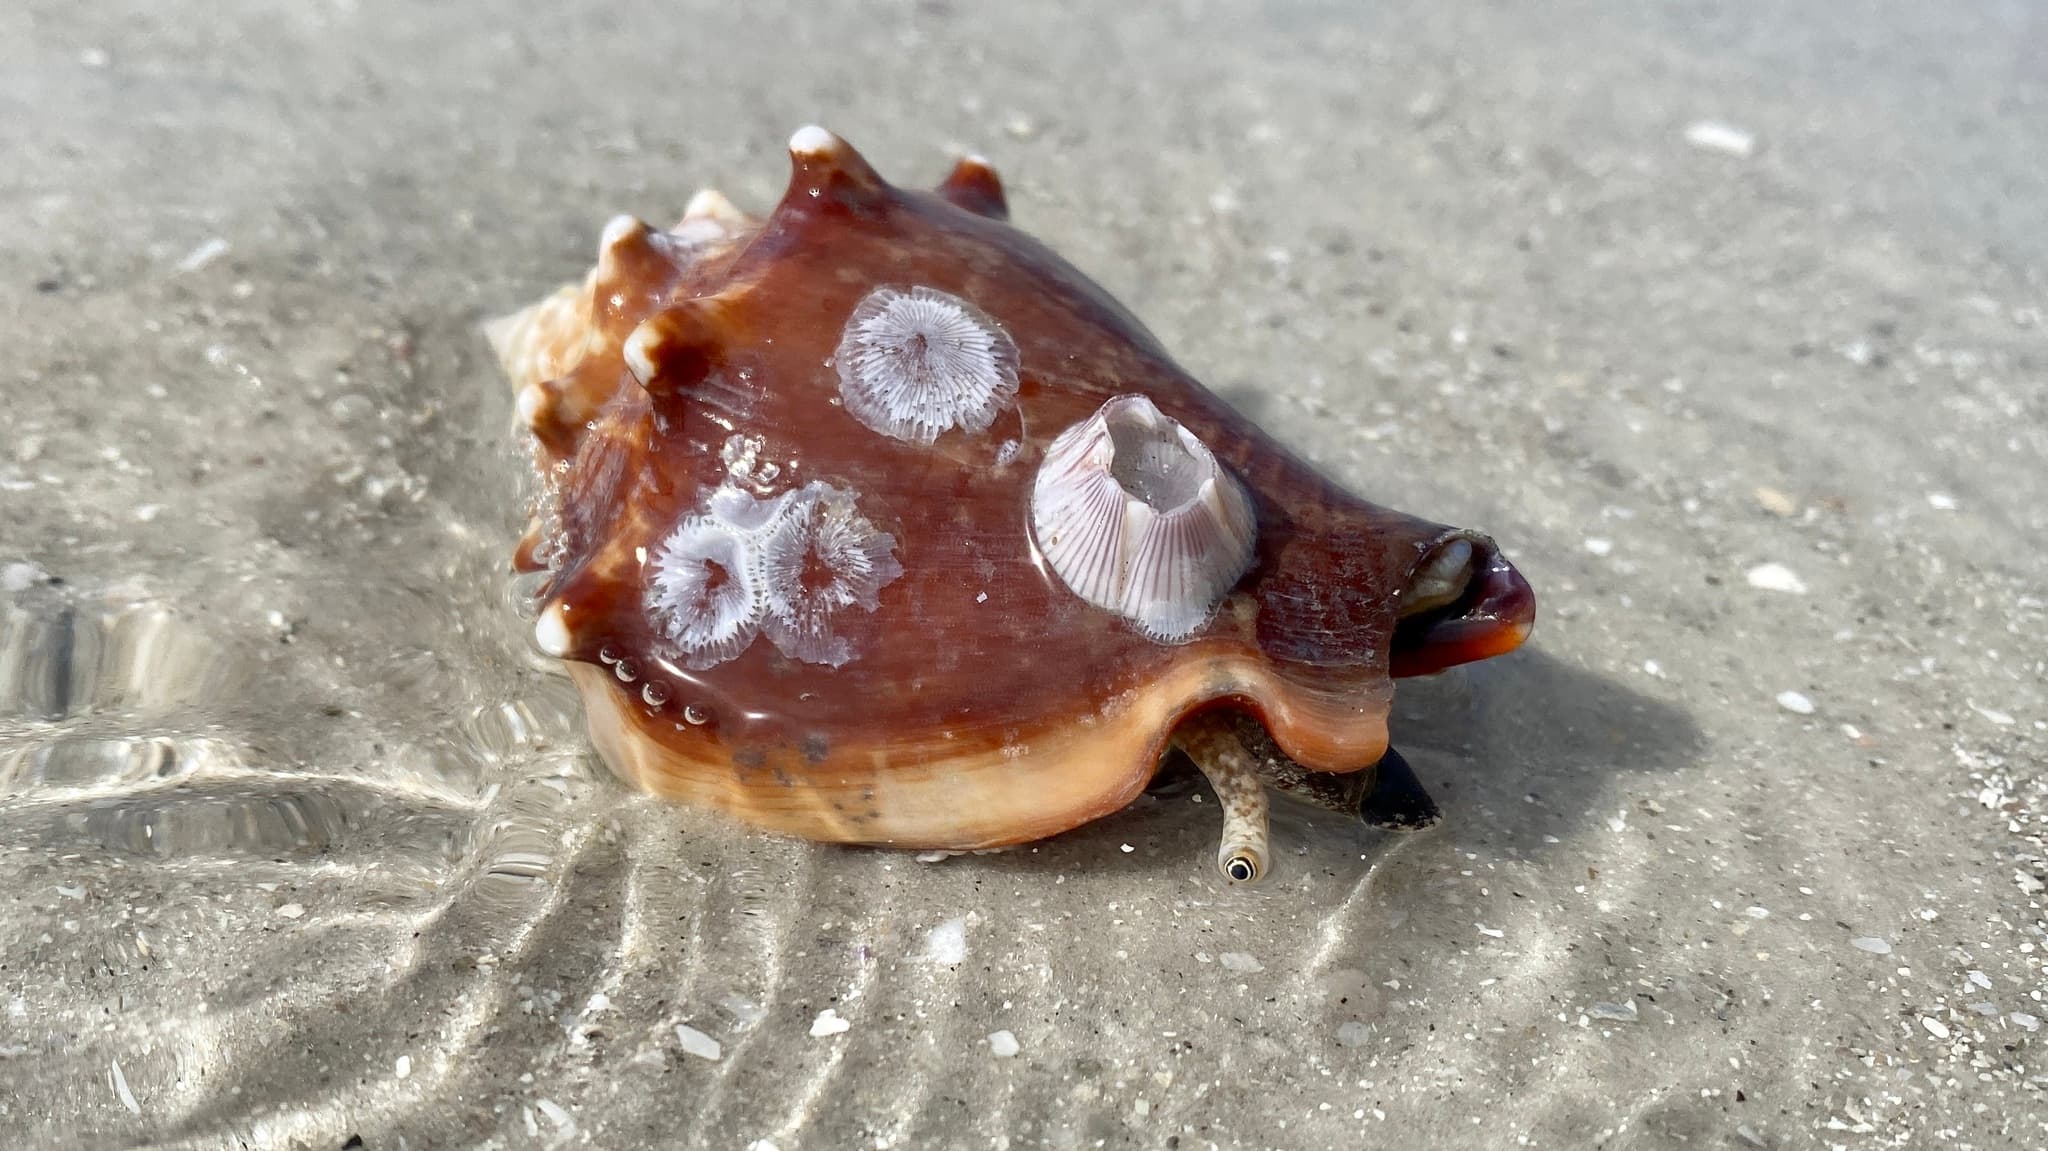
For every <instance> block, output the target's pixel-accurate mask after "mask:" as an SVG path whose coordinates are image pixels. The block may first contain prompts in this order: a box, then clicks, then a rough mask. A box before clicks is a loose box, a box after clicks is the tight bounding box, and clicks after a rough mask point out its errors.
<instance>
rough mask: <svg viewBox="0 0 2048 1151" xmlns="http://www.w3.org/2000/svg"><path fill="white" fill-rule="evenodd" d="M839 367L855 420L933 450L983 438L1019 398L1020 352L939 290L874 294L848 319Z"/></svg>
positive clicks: (981, 317)
mask: <svg viewBox="0 0 2048 1151" xmlns="http://www.w3.org/2000/svg"><path fill="white" fill-rule="evenodd" d="M833 362H834V364H835V366H836V367H837V368H838V371H839V396H840V400H841V402H842V403H844V404H845V405H846V410H847V412H848V413H849V414H851V415H852V416H853V418H854V419H857V420H859V421H860V422H861V423H863V424H866V425H867V426H868V427H870V428H872V429H874V430H875V431H878V432H880V433H882V434H883V435H885V436H891V437H894V438H896V439H899V440H906V441H908V442H910V443H914V444H929V443H931V442H933V441H935V440H937V439H938V438H939V435H940V433H942V432H946V431H949V430H951V429H953V428H959V429H960V430H962V431H967V432H979V431H983V430H985V429H986V428H987V427H988V426H989V425H990V424H992V423H994V422H995V418H996V413H998V412H1000V411H1002V410H1003V408H1004V407H1006V406H1008V404H1009V403H1010V401H1011V399H1012V398H1014V397H1015V396H1016V394H1017V345H1016V344H1014V343H1012V342H1011V340H1010V337H1009V336H1008V335H1007V334H1006V333H1004V331H1003V330H1002V329H1001V328H1000V327H997V326H996V323H995V321H994V320H991V319H989V318H988V317H987V316H985V315H983V314H982V313H981V311H980V310H979V309H977V308H976V307H975V306H974V305H973V304H970V303H968V302H967V301H966V300H963V299H961V298H960V297H958V296H951V295H947V294H946V293H945V292H941V291H939V290H938V289H936V288H923V287H918V288H911V289H910V290H909V291H902V290H900V289H897V288H876V289H875V290H874V291H872V292H869V293H868V294H867V296H866V298H864V299H863V300H861V302H860V304H859V305H858V306H856V307H855V308H854V309H853V314H852V315H851V316H850V317H848V318H847V321H846V331H845V333H844V335H843V336H841V338H840V341H839V349H838V351H837V352H835V353H834V359H833Z"/></svg>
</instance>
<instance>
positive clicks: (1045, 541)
mask: <svg viewBox="0 0 2048 1151" xmlns="http://www.w3.org/2000/svg"><path fill="white" fill-rule="evenodd" d="M1031 528H1032V532H1033V534H1034V535H1035V536H1036V537H1037V541H1038V549H1039V551H1040V553H1041V554H1043V555H1044V556H1045V559H1046V562H1047V563H1048V564H1050V565H1051V566H1052V570H1053V571H1054V573H1056V574H1057V575H1058V576H1059V577H1060V580H1061V581H1062V582H1064V583H1065V584H1066V585H1067V587H1068V589H1069V590H1071V591H1072V592H1073V593H1074V594H1075V595H1077V596H1080V597H1081V598H1082V599H1084V600H1086V601H1088V602H1089V603H1091V604H1094V605H1095V606H1096V607H1099V608H1103V609H1106V610H1108V611H1113V612H1115V613H1117V614H1118V615H1121V616H1123V617H1124V618H1125V619H1128V620H1130V621H1131V622H1132V623H1133V624H1136V625H1137V627H1138V630H1139V631H1141V632H1143V633H1144V634H1145V635H1146V636H1148V637H1150V638H1151V639H1154V640H1157V641H1159V642H1161V643H1179V642H1181V641H1183V640H1185V639H1187V638H1188V637H1189V636H1192V635H1193V634H1194V633H1195V631H1196V630H1197V629H1199V628H1200V627H1201V626H1202V625H1203V624H1204V623H1206V622H1208V620H1209V617H1210V615H1211V614H1212V613H1214V612H1215V610H1216V605H1217V604H1219V603H1221V602H1222V600H1223V597H1224V596H1225V595H1226V594H1228V593H1229V591H1230V589H1231V587H1232V586H1234V585H1235V584H1236V583H1237V581H1238V579H1239V578H1241V577H1242V576H1243V575H1244V573H1245V569H1247V568H1249V567H1250V566H1251V562H1252V549H1253V545H1254V544H1255V543H1256V542H1257V539H1258V524H1257V519H1256V516H1255V514H1254V512H1253V510H1252V502H1251V498H1250V497H1249V496H1248V495H1246V493H1245V490H1244V487H1243V486H1242V485H1241V484H1239V483H1238V482H1237V479H1236V477H1234V476H1232V475H1231V474H1230V472H1229V471H1228V470H1227V469H1225V468H1224V467H1223V465H1222V464H1221V463H1219V462H1217V459H1216V457H1215V455H1214V454H1213V453H1211V452H1210V451H1209V449H1208V447H1207V446H1205V445H1204V444H1203V443H1202V441H1201V440H1199V439H1197V438H1196V437H1195V434H1194V433H1193V432H1190V431H1188V430H1187V429H1186V428H1184V427H1182V426H1181V425H1180V424H1179V423H1178V422H1177V421H1175V420H1173V419H1172V418H1170V417H1168V416H1167V415H1165V414H1164V413H1162V412H1161V411H1160V410H1159V409H1158V408H1157V407H1154V406H1153V404H1152V401H1151V400H1148V399H1146V398H1145V397H1144V396H1139V395H1125V396H1117V397H1115V398H1113V399H1111V400H1110V401H1109V402H1108V403H1106V404H1103V405H1102V407H1101V408H1100V409H1098V410H1097V411H1096V413H1095V414H1094V415H1092V416H1090V417H1088V418H1087V419H1085V420H1083V421H1081V422H1080V423H1078V424H1075V425H1074V426H1073V427H1071V428H1068V429H1067V430H1066V431H1064V432H1061V433H1060V435H1059V438H1057V439H1055V440H1054V441H1053V442H1052V446H1051V447H1050V448H1048V449H1047V450H1046V453H1045V460H1044V462H1043V463H1041V464H1040V465H1039V469H1038V478H1037V480H1036V482H1035V483H1034V484H1033V485H1032V491H1031Z"/></svg>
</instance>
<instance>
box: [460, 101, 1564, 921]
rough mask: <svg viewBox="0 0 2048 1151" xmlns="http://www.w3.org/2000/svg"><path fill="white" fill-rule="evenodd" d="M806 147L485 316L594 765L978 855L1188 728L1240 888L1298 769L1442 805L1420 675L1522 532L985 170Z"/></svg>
mask: <svg viewBox="0 0 2048 1151" xmlns="http://www.w3.org/2000/svg"><path fill="white" fill-rule="evenodd" d="M789 151H790V158H791V162H792V164H793V165H794V174H793V176H792V178H791V181H790V185H789V189H788V191H787V192H786V193H785V194H784V196H783V198H782V202H781V203H780V204H779V205H778V206H777V207H776V209H775V210H774V212H773V213H771V214H770V215H769V216H768V217H766V218H765V219H757V218H754V217H752V216H749V215H746V214H745V213H743V212H741V211H739V210H738V209H736V208H734V207H733V206H732V205H731V203H729V202H728V201H727V200H726V199H725V198H724V197H723V196H720V195H718V194H717V193H715V192H703V193H700V194H698V196H697V197H696V198H694V199H693V200H692V201H691V202H690V206H689V209H688V211H687V212H686V213H685V215H684V218H683V220H682V221H681V223H679V224H678V225H676V226H675V227H674V228H672V229H669V230H666V231H664V230H657V229H655V228H651V227H649V226H647V225H646V224H643V223H641V222H640V221H637V220H634V219H631V218H620V219H618V220H614V221H613V222H612V223H611V224H610V225H608V226H607V227H606V228H605V230H604V235H603V239H602V243H601V245H600V248H599V253H598V261H597V267H596V268H595V269H594V270H593V271H592V272H591V273H590V275H589V277H588V278H586V279H585V280H584V281H583V282H582V283H581V284H580V285H572V286H569V287H565V288H563V289H562V290H561V291H559V292H557V293H555V294H554V295H552V296H550V297H548V298H547V299H544V300H542V301H541V302H539V303H537V304H535V305H534V306H532V307H530V308H527V309H525V310H524V311H521V312H518V313H516V314H514V315H511V316H508V317H506V318H504V319H502V320H499V321H497V322H495V323H494V324H492V325H491V326H490V328H489V335H490V338H491V340H492V343H493V345H494V346H495V348H496V350H497V352H498V354H499V357H500V358H501V360H502V362H503V364H504V367H505V371H506V373H507V374H508V375H509V376H510V377H511V380H512V384H513V386H514V388H515V389H516V396H517V399H516V405H515V406H516V409H517V411H518V414H519V418H520V420H521V422H522V423H523V424H524V426H525V428H526V429H527V430H528V431H529V432H530V433H531V443H532V450H533V459H534V465H535V468H536V470H537V472H538V475H539V479H540V483H539V492H540V494H539V497H538V499H537V500H536V506H535V510H534V518H533V522H532V526H531V527H530V528H529V530H528V531H527V533H526V537H525V539H524V540H523V541H522V542H521V544H520V546H519V549H518V552H517V556H516V564H517V566H518V567H520V568H521V569H522V570H526V571H530V572H541V573H545V575H544V577H543V578H542V581H541V588H540V592H539V597H540V602H541V609H540V613H539V616H538V620H537V623H536V626H535V637H536V641H537V643H538V644H539V646H540V647H541V648H542V650H544V651H545V652H547V653H548V654H549V655H553V656H557V657H559V658H561V659H563V660H565V661H567V664H568V668H569V672H570V674H571V676H572V677H573V678H574V680H575V682H576V684H577V685H578V687H579V688H580V689H581V692H582V696H583V699H584V703H585V706H586V709H587V711H588V714H589V722H590V733H591V738H592V741H593V742H594V743H595V745H596V747H597V750H598V752H599V754H600V755H601V756H602V757H603V758H604V760H605V762H606V763H608V764H609V765H610V766H611V767H612V769H613V770H614V771H615V772H617V773H618V774H619V775H620V776H621V777H623V778H624V779H625V780H626V781H628V782H629V783H631V784H633V785H635V786H638V787H641V788H645V789H647V790H649V791H652V792H656V793H658V794H661V795H664V796H669V797H672V798H674V799H677V800H680V801H683V802H685V803H691V804H699V805H703V806H707V807H713V808H717V809H720V810H723V811H725V812H728V813H730V814H732V815H734V816H736V817H738V818H740V819H742V820H745V821H747V822H749V823H752V824H755V825H758V826H760V827H762V828H767V829H770V830H773V831H779V832H785V833H789V834H793V835H800V836H806V837H809V838H812V839H818V840H829V841H836V842H845V843H867V844H887V845H893V846H898V847H914V848H950V849H967V848H985V847H994V846H999V845H1004V844H1014V843H1021V842H1025V841H1029V840H1034V839H1039V838H1041V837H1045V836H1050V835H1054V834H1057V833H1059V832H1062V831H1065V830H1068V829H1070V828H1073V827H1076V826H1079V825H1081V824H1083V823H1086V822H1088V821H1090V820H1093V819H1097V818H1100V817H1101V816H1104V815H1107V814H1109V813H1111V812H1114V811H1116V810H1117V809H1119V808H1121V807H1123V806H1124V805H1126V804H1128V803H1129V802H1130V801H1131V800H1132V799H1133V798H1134V797H1136V796H1137V795H1138V794H1139V792H1140V791H1141V790H1142V789H1143V788H1144V787H1145V785H1146V783H1147V782H1148V781H1149V780H1150V779H1151V778H1152V776H1153V774H1154V772H1155V771H1156V770H1157V769H1158V766H1159V764H1160V761H1161V756H1162V754H1163V753H1164V752H1165V751H1166V750H1167V749H1168V747H1169V746H1170V744H1172V743H1173V742H1175V741H1177V742H1178V743H1179V745H1180V746H1181V747H1183V748H1184V749H1185V750H1187V751H1188V752H1189V754H1190V755H1191V756H1192V757H1194V758H1195V759H1196V761H1197V763H1198V765H1200V766H1201V767H1202V768H1203V770H1204V771H1205V772H1207V773H1208V774H1209V775H1210V777H1211V779H1212V781H1213V782H1214V783H1215V785H1216V789H1217V792H1218V794H1219V796H1220V797H1222V798H1223V799H1224V801H1225V803H1224V806H1225V811H1226V823H1227V825H1228V826H1227V828H1226V835H1225V842H1224V847H1223V851H1222V852H1221V853H1220V855H1219V866H1220V867H1221V868H1222V870H1223V872H1224V874H1225V875H1227V876H1228V877H1230V878H1231V879H1233V880H1240V881H1242V880H1251V879H1255V878H1257V877H1258V876H1259V875H1260V874H1261V873H1262V872H1263V871H1264V870H1265V869H1266V852H1267V847H1266V843H1265V812H1266V808H1265V787H1266V785H1268V784H1272V785H1276V786H1281V787H1284V788H1286V789H1288V790H1293V791H1297V792H1299V793H1301V794H1304V795H1307V796H1310V797H1312V798H1320V799H1322V800H1323V801H1324V802H1328V803H1332V804H1341V805H1345V806H1347V807H1349V808H1350V809H1352V810H1354V811H1361V812H1362V813H1363V814H1365V815H1367V816H1368V817H1371V816H1373V814H1374V812H1375V805H1376V804H1384V803H1385V802H1389V801H1398V802H1402V803H1406V804H1407V805H1408V807H1407V808H1406V809H1405V810H1410V811H1413V810H1416V809H1415V807H1414V805H1415V803H1416V802H1417V801H1416V796H1417V795H1419V794H1420V793H1419V791H1416V790H1415V789H1414V788H1413V786H1412V777H1409V776H1408V775H1407V773H1406V771H1405V767H1404V766H1401V765H1400V764H1399V759H1398V757H1397V756H1394V755H1393V754H1392V753H1391V752H1390V751H1389V749H1388V747H1387V712H1388V705H1389V701H1390V698H1391V692H1392V688H1391V683H1390V677H1391V676H1401V675H1413V674H1420V673H1426V672H1432V671H1436V670H1438V669H1441V668H1444V667H1448V666H1450V665H1452V664H1457V663H1463V662H1466V661H1469V660H1476V659H1483V658H1486V657H1488V656H1492V655H1497V654H1500V653H1502V652H1506V651H1508V650H1510V649H1512V648H1514V647H1516V646H1517V645H1518V644H1520V643H1521V642H1522V640H1523V638H1524V636H1526V635H1527V633H1528V631H1529V627H1530V624H1531V621H1532V620H1533V618H1534V602H1535V601H1534V597H1533V594H1532V593H1531V592H1530V590H1529V587H1528V585H1527V584H1526V583H1525V582H1524V581H1523V580H1522V578H1521V576H1520V575H1519V574H1518V573H1517V572H1516V571H1515V569H1514V568H1513V567H1512V566H1511V565H1510V564H1509V563H1508V562H1507V561H1506V560H1505V559H1503V558H1502V557H1501V555H1500V552H1499V550H1498V549H1497V548H1496V547H1495V546H1494V544H1493V543H1492V541H1490V540H1488V539H1487V538H1486V537H1484V536H1481V535H1478V534H1476V533H1473V532H1469V531H1463V530H1459V529H1454V528H1447V527H1443V526H1441V525H1438V524H1433V523H1429V522H1427V521H1424V520H1420V519H1416V518H1414V517H1412V516H1407V515H1403V514H1401V513H1398V512H1393V511H1389V510H1387V509H1384V508H1380V507H1376V506H1374V505H1372V504H1370V503H1366V502H1364V501H1362V500H1359V499H1357V498H1355V497H1353V496H1351V495H1350V494H1348V493H1346V492H1345V491H1343V490H1341V489H1339V488H1338V487H1337V486H1336V485H1334V484H1332V483H1331V482H1330V481H1328V480H1326V479H1324V478H1323V477H1322V476H1320V475H1318V474H1317V473H1316V472H1315V471H1314V470H1312V469H1311V468H1310V467H1308V466H1307V465H1306V464H1304V463H1303V462H1302V461H1301V460H1300V459H1298V458H1296V457H1295V456H1294V455H1293V454H1292V453H1290V452H1289V451H1287V449H1285V448H1284V447H1282V446H1281V445H1279V444H1277V443H1275V442H1274V441H1273V440H1271V439H1270V438H1268V437H1267V436H1266V435H1265V434H1264V433H1262V432H1260V431H1259V429H1258V428H1256V427H1254V426H1253V425H1252V424H1250V423H1249V422H1248V421H1246V420H1245V419H1244V418H1243V417H1242V416H1240V415H1238V414H1237V413H1236V412H1234V411H1232V410H1231V409H1230V408H1228V407H1226V406H1225V405H1224V404H1223V403H1222V402H1221V401H1219V400H1218V399H1217V398H1216V397H1215V396H1213V395H1211V394H1210V393H1209V392H1208V391H1206V390H1204V389H1203V388H1202V387H1201V385H1199V384H1197V383H1196V382H1195V381H1194V380H1192V379H1190V378H1189V377H1188V376H1187V375H1186V374H1185V373H1184V372H1182V371H1181V370H1180V369H1179V368H1178V367H1176V366H1175V365H1174V363H1173V362H1172V360H1170V359H1169V358H1168V357H1167V354H1166V352H1165V351H1164V350H1163V349H1162V348H1161V347H1160V345H1159V343H1158V341H1156V340H1155V339H1154V338H1153V337H1152V335H1151V334H1150V333H1148V332H1147V331H1146V330H1145V329H1144V328H1143V327H1142V326H1141V325H1140V324H1139V323H1138V321H1137V320H1136V319H1134V318H1133V317H1132V316H1131V315H1130V314H1129V313H1128V312H1126V311H1125V310H1124V309H1123V308H1122V307H1121V306H1119V305H1118V304H1117V303H1116V301H1114V300H1112V299H1111V298H1110V297H1109V296H1108V295H1107V294H1106V293H1104V292H1103V290H1102V289H1101V288H1099V287H1097V286H1096V285H1095V284H1094V283H1092V282H1090V281H1089V280H1088V279H1087V278H1086V277H1084V276H1083V275H1081V274H1080V273H1079V272H1077V271H1076V270H1075V269H1074V268H1073V267H1071V266H1070V265H1068V264H1067V263H1066V262H1065V261H1064V260H1061V259H1060V258H1059V257H1057V256H1055V255H1053V254H1052V253H1051V252H1050V251H1048V250H1046V249H1045V248H1044V247H1042V246H1041V245H1039V244H1038V243H1037V242H1036V241H1034V240H1032V239H1031V238H1029V237H1028V236H1026V235H1024V234H1023V233H1021V232H1019V231H1017V230H1015V229H1014V228H1012V227H1010V226H1009V225H1008V224H1007V223H1006V222H1005V221H1006V217H1007V209H1006V207H1005V202H1004V196H1003V190H1002V185H1001V183H1000V182H999V181H998V180H997V178H996V175H995V173H994V171H992V170H991V169H990V168H989V166H988V165H987V164H986V163H984V162H982V161H980V160H978V159H966V160H962V161H960V162H959V164H958V165H957V166H956V167H955V168H954V170H953V172H952V174H951V175H950V176H948V177H947V179H946V180H945V182H944V183H943V184H941V185H940V186H939V187H938V189H937V190H936V191H935V192H919V191H910V190H905V189H899V188H895V187H892V186H890V185H889V184H887V183H885V182H883V180H882V178H881V177H880V176H878V175H876V173H875V172H874V170H873V169H872V168H870V167H869V166H868V164H867V162H866V161H864V160H863V159H862V158H861V157H860V155H859V154H858V153H856V152H855V151H854V150H853V149H852V148H851V147H849V146H848V145H847V144H846V143H845V142H844V141H842V140H840V139H839V138H838V137H836V136H834V135H832V134H831V133H829V132H826V131H825V130H823V129H820V128H805V129H803V130H802V131H799V132H798V133H797V134H796V135H795V136H794V137H793V138H792V139H791V140H790V144H789ZM1248 724H1256V725H1257V727H1248V726H1246V725H1248ZM1259 729H1263V734H1262V732H1261V731H1260V730H1259ZM1266 735H1269V736H1270V741H1268V740H1267V739H1266ZM1254 745H1263V746H1265V748H1266V749H1267V750H1266V753H1265V754H1256V753H1255V752H1254V751H1253V750H1252V748H1253V746H1254ZM1376 768H1378V769H1381V770H1378V771H1375V770H1374V769H1376ZM1396 768H1398V769H1399V770H1396ZM1390 786H1393V787H1394V788H1395V789H1396V791H1398V792H1399V794H1394V793H1391V792H1390V791H1389V787H1390ZM1376 797H1377V798H1376ZM1420 802H1421V803H1422V804H1423V805H1424V809H1425V810H1426V805H1427V800H1426V798H1424V799H1422V800H1421V801H1420Z"/></svg>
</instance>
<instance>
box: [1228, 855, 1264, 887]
mask: <svg viewBox="0 0 2048 1151" xmlns="http://www.w3.org/2000/svg"><path fill="white" fill-rule="evenodd" d="M1224 870H1225V871H1227V872H1229V873H1230V878H1231V881H1232V882H1234V883H1250V882H1251V881H1252V880H1254V879H1256V878H1258V875H1259V868H1258V865H1257V864H1254V863H1253V862H1252V861H1251V860H1249V859H1246V858H1245V857H1244V856H1242V855H1233V856H1231V857H1230V862H1229V863H1227V864H1225V865H1224Z"/></svg>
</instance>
